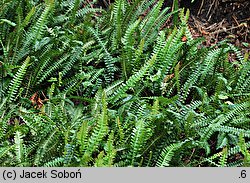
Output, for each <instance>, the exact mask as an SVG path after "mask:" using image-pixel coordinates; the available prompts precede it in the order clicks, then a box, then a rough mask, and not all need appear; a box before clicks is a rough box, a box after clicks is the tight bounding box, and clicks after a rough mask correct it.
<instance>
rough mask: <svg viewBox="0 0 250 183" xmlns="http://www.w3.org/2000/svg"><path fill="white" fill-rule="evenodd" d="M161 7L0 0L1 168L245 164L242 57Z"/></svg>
mask: <svg viewBox="0 0 250 183" xmlns="http://www.w3.org/2000/svg"><path fill="white" fill-rule="evenodd" d="M163 2H164V1H163V0H150V1H146V0H135V1H127V0H116V1H115V2H114V3H113V4H111V5H110V6H109V7H108V8H107V9H103V8H97V6H98V4H95V3H94V2H92V1H90V2H89V3H88V2H86V1H83V0H75V1H57V0H47V1H45V2H41V1H8V2H6V1H3V2H1V3H0V25H1V26H0V76H1V81H0V162H1V163H0V165H1V166H46V167H54V166H95V167H103V166H107V167H112V166H114V167H117V166H133V167H139V166H160V167H163V166H218V167H226V166H227V167H232V166H249V161H250V160H249V157H250V155H249V147H250V142H249V138H250V128H249V127H250V126H249V124H250V123H249V122H250V118H249V117H250V112H249V111H250V110H249V108H250V103H249V99H250V98H249V93H250V87H249V86H250V80H249V78H250V77H249V74H250V60H249V58H248V56H245V57H243V56H242V54H241V50H239V49H238V48H237V47H235V46H234V45H231V44H229V43H227V42H226V41H222V42H219V43H218V44H216V45H214V46H211V47H206V46H204V45H203V41H204V39H202V38H198V39H194V38H193V37H192V34H191V32H190V30H189V28H188V24H187V20H188V17H189V11H188V10H187V11H184V10H180V9H178V8H177V1H174V7H173V9H172V10H171V8H169V7H164V3H163ZM172 15H173V16H172ZM170 17H171V18H172V17H173V18H174V25H173V24H170V25H166V23H167V22H171V21H168V20H169V18H170ZM183 38H186V39H187V40H185V39H183ZM184 40H185V41H184ZM232 54H235V55H236V58H235V59H236V60H235V61H234V62H231V61H229V60H230V59H229V57H230V56H231V55H232ZM246 55H248V54H246Z"/></svg>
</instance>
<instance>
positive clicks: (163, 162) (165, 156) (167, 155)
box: [156, 142, 183, 167]
mask: <svg viewBox="0 0 250 183" xmlns="http://www.w3.org/2000/svg"><path fill="white" fill-rule="evenodd" d="M182 145H183V143H181V142H179V143H175V144H171V145H170V146H167V147H166V148H164V149H163V150H162V152H161V155H160V157H159V159H158V160H157V163H156V166H158V167H166V166H169V162H170V161H171V159H172V158H173V156H174V153H175V151H177V150H179V149H180V148H181V146H182Z"/></svg>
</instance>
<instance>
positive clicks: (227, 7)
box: [180, 0, 250, 51]
mask: <svg viewBox="0 0 250 183" xmlns="http://www.w3.org/2000/svg"><path fill="white" fill-rule="evenodd" d="M180 7H185V8H188V9H190V12H191V16H190V19H189V25H190V27H191V28H192V30H193V31H192V32H193V35H194V36H205V37H206V39H207V42H208V43H207V44H208V45H209V44H211V43H216V42H218V41H220V40H224V39H228V40H229V41H230V42H231V43H232V44H234V45H236V46H239V47H242V48H244V49H245V50H247V51H249V49H250V34H249V25H250V1H249V0H195V1H194V2H193V3H191V0H181V1H180ZM211 40H212V41H211Z"/></svg>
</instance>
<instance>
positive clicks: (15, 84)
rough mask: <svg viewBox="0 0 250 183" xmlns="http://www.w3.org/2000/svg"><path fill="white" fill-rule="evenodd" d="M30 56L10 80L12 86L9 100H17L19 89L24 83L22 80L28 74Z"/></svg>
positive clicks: (9, 90)
mask: <svg viewBox="0 0 250 183" xmlns="http://www.w3.org/2000/svg"><path fill="white" fill-rule="evenodd" d="M29 62H30V57H27V58H26V60H25V61H24V63H23V64H22V65H21V67H20V68H19V69H18V71H17V73H16V74H15V76H14V78H13V79H12V80H11V82H10V86H9V89H8V98H9V101H14V100H16V95H17V93H18V89H19V88H20V86H21V84H22V80H23V79H24V76H25V74H26V71H27V68H28V66H29Z"/></svg>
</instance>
